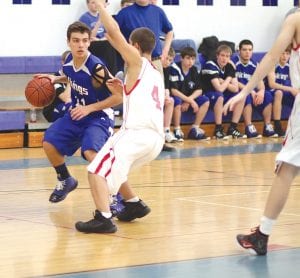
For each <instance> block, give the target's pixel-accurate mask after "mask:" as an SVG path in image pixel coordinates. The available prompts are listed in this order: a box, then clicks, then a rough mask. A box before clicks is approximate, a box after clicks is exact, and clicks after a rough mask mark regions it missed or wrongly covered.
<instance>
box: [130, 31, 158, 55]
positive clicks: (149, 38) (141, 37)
mask: <svg viewBox="0 0 300 278" xmlns="http://www.w3.org/2000/svg"><path fill="white" fill-rule="evenodd" d="M130 40H131V42H132V44H134V43H137V44H138V45H139V46H140V48H141V51H142V53H150V54H151V53H152V51H153V49H154V47H155V42H156V41H155V35H154V33H153V32H152V31H151V30H150V29H149V28H146V27H141V28H136V29H134V30H133V31H132V33H131V34H130Z"/></svg>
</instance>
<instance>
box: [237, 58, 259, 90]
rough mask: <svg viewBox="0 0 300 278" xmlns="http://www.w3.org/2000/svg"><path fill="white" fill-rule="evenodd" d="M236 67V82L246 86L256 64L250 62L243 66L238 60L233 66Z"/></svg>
mask: <svg viewBox="0 0 300 278" xmlns="http://www.w3.org/2000/svg"><path fill="white" fill-rule="evenodd" d="M235 66H236V77H237V79H238V81H239V82H240V83H242V84H244V85H246V84H247V83H248V82H249V80H250V78H251V76H252V75H253V73H254V71H255V69H256V67H257V63H256V62H254V61H252V60H250V61H249V62H248V63H247V64H243V63H242V62H241V61H240V60H238V61H237V62H236V64H235Z"/></svg>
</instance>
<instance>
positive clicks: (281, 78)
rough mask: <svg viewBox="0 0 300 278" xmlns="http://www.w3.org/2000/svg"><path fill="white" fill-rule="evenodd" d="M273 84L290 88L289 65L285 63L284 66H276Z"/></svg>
mask: <svg viewBox="0 0 300 278" xmlns="http://www.w3.org/2000/svg"><path fill="white" fill-rule="evenodd" d="M275 82H276V83H278V84H281V85H284V86H291V80H290V65H289V64H288V63H286V64H285V65H284V66H281V65H280V64H277V65H276V67H275Z"/></svg>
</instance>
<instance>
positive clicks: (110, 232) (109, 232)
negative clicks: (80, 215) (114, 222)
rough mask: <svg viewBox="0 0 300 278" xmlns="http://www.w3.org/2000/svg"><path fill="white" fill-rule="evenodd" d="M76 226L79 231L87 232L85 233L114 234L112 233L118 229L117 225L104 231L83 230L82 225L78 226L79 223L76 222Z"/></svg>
mask: <svg viewBox="0 0 300 278" xmlns="http://www.w3.org/2000/svg"><path fill="white" fill-rule="evenodd" d="M75 228H76V230H77V231H78V232H81V233H85V234H112V233H115V232H116V231H117V230H118V229H117V227H116V226H114V227H111V229H109V230H104V231H96V230H95V231H83V230H81V229H80V227H78V223H76V224H75Z"/></svg>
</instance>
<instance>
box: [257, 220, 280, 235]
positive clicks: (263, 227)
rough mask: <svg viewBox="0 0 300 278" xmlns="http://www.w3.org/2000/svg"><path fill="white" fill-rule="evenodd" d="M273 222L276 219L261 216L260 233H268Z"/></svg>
mask: <svg viewBox="0 0 300 278" xmlns="http://www.w3.org/2000/svg"><path fill="white" fill-rule="evenodd" d="M275 222H276V220H274V219H270V218H268V217H266V216H262V217H261V219H260V226H259V230H260V231H261V233H263V234H265V235H270V234H271V231H272V228H273V225H274V224H275Z"/></svg>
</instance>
